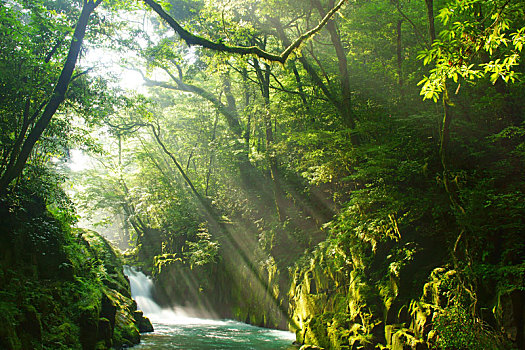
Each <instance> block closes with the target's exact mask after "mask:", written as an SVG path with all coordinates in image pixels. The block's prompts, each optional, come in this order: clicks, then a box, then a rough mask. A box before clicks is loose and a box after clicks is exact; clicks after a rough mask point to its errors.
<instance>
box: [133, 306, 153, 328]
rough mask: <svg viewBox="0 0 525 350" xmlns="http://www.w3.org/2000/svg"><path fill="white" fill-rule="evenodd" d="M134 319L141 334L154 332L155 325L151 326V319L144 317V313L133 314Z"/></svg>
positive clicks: (138, 311)
mask: <svg viewBox="0 0 525 350" xmlns="http://www.w3.org/2000/svg"><path fill="white" fill-rule="evenodd" d="M133 317H134V318H135V322H136V324H137V328H138V329H139V332H140V333H147V332H153V325H152V324H151V321H150V320H149V318H147V317H146V316H144V314H143V313H142V311H140V310H137V311H135V312H134V313H133Z"/></svg>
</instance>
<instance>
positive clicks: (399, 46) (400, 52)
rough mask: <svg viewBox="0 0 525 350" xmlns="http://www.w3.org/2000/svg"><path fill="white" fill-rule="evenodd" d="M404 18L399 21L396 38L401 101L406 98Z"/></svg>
mask: <svg viewBox="0 0 525 350" xmlns="http://www.w3.org/2000/svg"><path fill="white" fill-rule="evenodd" d="M402 24H403V20H402V19H400V20H398V21H397V27H396V32H397V40H396V52H397V84H398V87H399V95H400V101H401V103H403V100H404V91H403V46H402V41H401V39H402V37H401V35H402V34H401V29H402Z"/></svg>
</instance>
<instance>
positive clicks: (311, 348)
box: [299, 344, 324, 350]
mask: <svg viewBox="0 0 525 350" xmlns="http://www.w3.org/2000/svg"><path fill="white" fill-rule="evenodd" d="M299 350H324V348H320V347H319V346H316V345H310V344H304V345H303V346H301V348H299Z"/></svg>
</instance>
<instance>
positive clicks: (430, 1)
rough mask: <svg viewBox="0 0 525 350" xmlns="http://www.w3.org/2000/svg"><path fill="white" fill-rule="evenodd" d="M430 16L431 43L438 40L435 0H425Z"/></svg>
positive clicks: (429, 33) (429, 35) (428, 15)
mask: <svg viewBox="0 0 525 350" xmlns="http://www.w3.org/2000/svg"><path fill="white" fill-rule="evenodd" d="M425 3H426V5H427V17H428V37H429V39H430V45H432V43H433V42H434V41H435V40H436V28H435V26H434V0H425Z"/></svg>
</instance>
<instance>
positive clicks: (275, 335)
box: [124, 266, 298, 350]
mask: <svg viewBox="0 0 525 350" xmlns="http://www.w3.org/2000/svg"><path fill="white" fill-rule="evenodd" d="M124 272H125V273H126V275H127V276H128V278H129V282H130V287H131V295H132V296H133V299H135V301H136V302H137V305H138V308H139V309H140V310H142V311H143V312H144V315H145V316H147V317H148V318H149V319H150V320H151V321H152V323H153V327H154V328H155V332H153V333H145V334H142V335H141V343H140V344H139V345H137V346H135V347H133V349H141V350H150V349H155V350H160V349H183V350H211V349H213V350H221V349H236V350H297V349H298V347H295V346H293V345H292V343H293V341H294V340H295V335H294V334H293V333H291V332H284V331H277V330H272V329H266V328H260V327H255V326H250V325H248V324H246V323H241V322H236V321H230V320H212V319H204V318H198V317H193V316H192V313H191V312H189V311H191V310H189V309H185V308H182V307H170V308H165V307H164V308H163V307H161V306H160V305H158V304H157V303H156V302H155V300H154V299H153V297H152V290H153V282H152V281H151V279H150V278H149V277H148V276H146V275H144V274H143V273H142V272H140V271H138V270H136V269H134V268H132V267H129V266H127V267H125V269H124ZM212 316H213V315H212Z"/></svg>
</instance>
